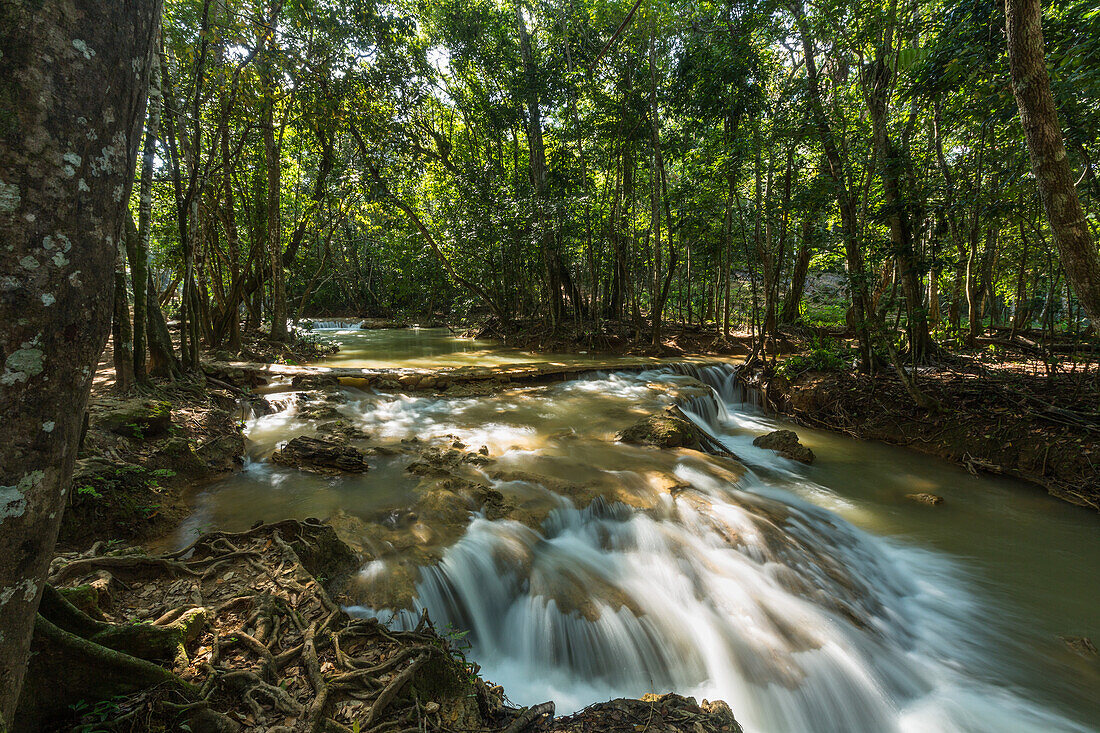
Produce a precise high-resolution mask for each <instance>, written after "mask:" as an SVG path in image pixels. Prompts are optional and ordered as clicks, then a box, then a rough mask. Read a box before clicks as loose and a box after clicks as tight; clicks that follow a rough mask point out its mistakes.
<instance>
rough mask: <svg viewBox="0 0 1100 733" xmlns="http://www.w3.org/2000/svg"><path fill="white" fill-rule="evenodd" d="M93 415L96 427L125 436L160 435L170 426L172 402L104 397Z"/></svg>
mask: <svg viewBox="0 0 1100 733" xmlns="http://www.w3.org/2000/svg"><path fill="white" fill-rule="evenodd" d="M93 414H94V415H95V425H96V427H98V428H101V429H103V430H109V431H110V432H112V433H115V434H116V435H122V436H124V437H127V438H137V439H144V438H155V437H159V436H161V435H164V434H165V433H166V432H168V428H169V427H171V425H172V403H171V402H165V401H163V400H147V399H142V398H135V399H130V400H103V401H100V402H97V403H96V404H95V406H94V408H93Z"/></svg>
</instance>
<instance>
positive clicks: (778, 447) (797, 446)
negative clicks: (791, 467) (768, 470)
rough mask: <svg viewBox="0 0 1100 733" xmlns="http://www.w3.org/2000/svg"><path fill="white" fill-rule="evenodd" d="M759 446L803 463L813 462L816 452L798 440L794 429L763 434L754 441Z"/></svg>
mask: <svg viewBox="0 0 1100 733" xmlns="http://www.w3.org/2000/svg"><path fill="white" fill-rule="evenodd" d="M752 444H753V445H755V446H756V447H757V448H765V449H767V450H773V451H775V452H776V453H778V454H779V455H781V456H783V457H784V458H789V459H790V460H792V461H801V462H802V463H813V462H814V452H813V451H812V450H810V449H809V448H807V447H806V446H804V445H802V444H801V443H800V442H798V435H796V434H795V432H794V431H793V430H776V431H774V432H771V433H768V434H767V435H761V436H759V437H757V438H756V440H754V441H752Z"/></svg>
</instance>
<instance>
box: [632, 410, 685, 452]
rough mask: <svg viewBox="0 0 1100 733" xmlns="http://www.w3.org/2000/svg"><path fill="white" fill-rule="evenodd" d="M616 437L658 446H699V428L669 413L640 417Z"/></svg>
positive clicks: (638, 443) (633, 442)
mask: <svg viewBox="0 0 1100 733" xmlns="http://www.w3.org/2000/svg"><path fill="white" fill-rule="evenodd" d="M618 439H619V440H620V441H621V442H623V443H631V444H633V445H653V446H656V447H658V448H694V449H695V450H699V448H700V440H699V428H697V427H695V426H694V425H692V424H691V423H690V422H688V421H687V420H684V419H683V418H681V417H676V416H675V415H670V414H664V415H651V416H649V417H646V418H642V419H641V420H639V421H638V422H636V423H634V424H633V425H631V426H630V427H629V428H627V429H626V430H624V431H622V432H621V433H619V435H618Z"/></svg>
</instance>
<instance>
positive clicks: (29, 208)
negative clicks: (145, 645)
mask: <svg viewBox="0 0 1100 733" xmlns="http://www.w3.org/2000/svg"><path fill="white" fill-rule="evenodd" d="M159 18H160V2H159V0H126V1H125V2H123V1H119V2H110V3H74V2H71V0H41V1H40V2H36V3H26V2H19V1H18V0H0V109H2V110H3V113H2V114H0V241H3V242H4V243H5V246H4V247H2V248H0V272H3V273H4V275H3V277H2V278H0V361H2V362H3V367H2V368H0V422H2V423H3V425H4V440H3V441H0V630H2V635H0V729H4V728H6V727H7V725H10V723H11V720H12V716H13V715H14V712H15V704H16V700H17V699H18V697H19V691H20V687H21V686H22V682H23V676H24V671H25V667H26V662H27V655H28V650H29V645H30V639H31V632H32V629H33V627H34V623H35V613H36V610H37V608H38V603H39V599H40V597H41V594H42V588H43V585H44V583H45V575H46V570H47V566H48V563H49V560H50V558H51V555H52V552H53V547H54V543H55V542H56V539H57V531H58V527H59V525H60V522H61V513H62V511H63V509H64V503H65V494H66V493H67V491H68V487H69V482H70V478H71V476H72V468H73V461H74V458H75V453H76V446H77V440H78V439H79V436H80V427H81V417H82V415H83V412H84V405H85V403H86V402H87V399H88V391H89V388H90V387H91V383H92V375H93V372H94V369H95V365H96V362H97V361H98V359H99V355H100V353H101V352H102V350H103V346H104V343H105V342H106V339H107V333H108V330H109V328H110V318H111V310H112V298H111V295H112V293H113V284H114V283H113V278H112V274H113V272H114V263H115V257H116V251H117V249H116V248H117V246H118V243H119V241H120V238H121V237H122V234H123V229H122V226H123V223H124V217H125V215H126V203H127V201H128V199H129V194H130V187H131V181H132V180H133V170H134V161H135V159H136V156H137V146H138V141H139V139H140V130H141V122H142V118H143V116H144V112H145V88H146V85H147V83H148V76H149V68H150V62H151V59H152V54H153V51H154V46H153V37H154V35H155V29H156V27H157V25H158V23H159Z"/></svg>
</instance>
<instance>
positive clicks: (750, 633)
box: [186, 332, 1100, 733]
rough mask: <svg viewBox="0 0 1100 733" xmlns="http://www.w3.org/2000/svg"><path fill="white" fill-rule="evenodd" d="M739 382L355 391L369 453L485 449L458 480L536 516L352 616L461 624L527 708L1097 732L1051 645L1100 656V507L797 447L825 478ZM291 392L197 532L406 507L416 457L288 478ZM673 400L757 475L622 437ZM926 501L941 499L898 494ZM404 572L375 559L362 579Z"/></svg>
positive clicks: (1095, 714)
mask: <svg viewBox="0 0 1100 733" xmlns="http://www.w3.org/2000/svg"><path fill="white" fill-rule="evenodd" d="M357 336H358V335H357ZM362 336H363V337H364V338H367V339H371V338H373V339H377V340H379V341H381V342H382V343H383V344H384V348H381V349H379V351H380V352H382V356H379V357H378V358H379V360H382V359H388V360H389V361H390V362H396V361H400V358H399V357H400V353H399V352H400V351H401V350H402V349H405V350H406V353H408V354H409V356H410V359H413V360H420V359H425V358H431V357H429V356H428V355H427V354H426V353H425V352H424V350H423V349H422V348H421V347H422V346H424V344H421V345H420V346H417V347H415V348H409V345H408V344H407V343H404V342H402V340H401V339H403V338H406V335H404V334H402V335H396V334H393V333H392V332H387V333H386V334H381V335H379V334H377V333H375V334H364V335H362ZM341 338H343V337H342V336H341ZM417 338H420V337H417ZM441 338H442V337H441ZM428 346H429V347H431V344H428ZM437 346H438V344H437ZM356 348H358V347H356ZM469 353H470V352H466V354H469ZM357 358H359V357H357ZM362 358H369V357H367V356H364V357H362ZM447 358H448V357H447V356H444V357H443V361H446V360H447ZM463 358H470V357H468V356H464V357H463ZM486 358H487V359H489V360H492V359H494V358H495V357H494V356H493V355H491V354H490V355H488V356H486ZM700 382H702V384H700ZM704 384H705V385H706V387H703V385H704ZM735 385H736V383H735V381H734V380H733V379H732V368H731V367H726V366H714V367H705V368H700V367H697V366H684V367H680V368H679V369H676V368H667V367H665V368H661V369H655V370H653V371H649V372H644V373H640V374H637V373H635V374H622V373H598V374H592V375H590V376H588V377H587V378H584V379H578V380H574V381H569V382H564V383H560V384H556V385H552V386H548V387H540V388H527V389H512V390H508V391H504V392H501V393H499V394H496V395H493V396H489V397H464V398H445V397H441V396H436V395H429V394H425V393H417V394H413V395H400V394H375V393H371V392H363V391H358V390H350V389H349V390H344V391H343V393H342V397H343V401H341V402H339V403H336V404H337V405H338V406H337V407H336V408H335V409H336V410H337V411H338V412H339V413H340V414H341V415H342V416H343V418H344V419H345V420H347V421H349V422H351V423H353V424H355V425H356V426H357V427H359V428H361V429H363V430H365V431H366V432H368V433H370V435H371V441H374V442H379V441H381V442H386V441H390V442H395V441H401V440H405V441H410V440H412V439H414V438H415V439H417V440H418V441H420V443H421V444H424V443H427V444H434V443H448V442H450V441H454V440H456V439H457V440H460V441H461V442H462V443H464V444H465V445H468V446H471V447H476V446H482V445H484V446H485V447H486V449H487V451H488V453H489V455H490V456H491V457H492V459H493V461H492V463H491V464H490V465H487V466H483V467H481V466H477V465H471V466H468V467H466V468H464V469H463V470H466V471H469V472H470V474H471V476H473V477H474V478H475V479H477V480H479V481H481V482H483V483H485V484H488V485H490V486H492V487H493V488H495V489H497V490H499V491H500V492H501V494H502V495H503V496H504V497H506V499H507V500H508V501H510V502H513V503H514V504H515V505H517V506H523V507H528V508H530V507H535V509H533V510H532V511H533V512H534V514H528V515H525V516H526V517H527V521H517V519H516V518H497V519H493V520H490V519H489V518H488V517H486V516H475V517H474V518H473V520H472V521H471V522H470V524H469V526H468V527H466V528H465V530H464V531H463V532H461V533H460V534H459V536H458V539H457V541H456V542H454V543H453V544H451V545H450V546H449V547H448V548H447V549H446V550H445V551H443V555H442V560H441V561H440V562H438V563H437V564H434V565H430V566H428V567H425V568H423V569H422V570H421V572H420V574H419V577H418V580H417V581H416V585H415V601H414V602H413V604H412V607H411V608H406V609H397V610H394V609H383V608H371V607H369V603H365V604H364V605H362V606H357V607H353V608H351V609H350V610H351V611H352V612H353V613H358V614H362V615H373V616H378V617H380V618H383V619H384V620H386V621H388V622H389V623H392V624H394V625H397V626H402V625H405V626H407V625H410V624H414V623H415V621H416V618H417V617H418V615H419V611H420V610H421V609H423V608H427V609H428V610H429V612H430V614H431V617H432V619H433V621H434V622H435V623H436V625H437V627H439V628H441V629H442V628H448V627H453V628H454V629H460V630H467V631H469V636H468V637H466V638H468V639H469V641H470V643H471V644H472V648H471V650H470V654H471V656H472V657H473V658H474V659H475V660H476V661H478V662H479V663H480V664H481V665H482V668H483V672H482V673H483V675H484V676H486V677H487V678H489V679H492V680H493V681H494V682H497V683H500V684H503V685H504V687H505V689H506V690H507V692H508V694H509V696H510V697H511V699H512V700H514V701H515V702H517V703H521V704H532V703H536V702H541V701H543V700H547V699H553V700H555V701H556V702H557V703H558V709H559V712H565V711H568V710H572V709H577V708H580V707H583V706H584V705H586V704H589V703H591V702H594V701H597V700H603V699H607V698H610V697H616V696H640V695H642V694H644V693H646V692H651V691H667V690H675V691H677V692H680V693H682V694H691V695H696V696H699V697H709V698H721V699H724V700H726V701H727V702H728V703H729V704H730V706H731V708H732V709H733V710H734V712H735V714H736V715H737V718H738V720H739V721H740V722H741V723H742V725H744V726H745V729H746V731H775V732H777V733H788V732H792V731H838V732H839V731H845V732H847V731H1087V730H1097V729H1100V728H1097V727H1096V726H1097V721H1100V702H1098V698H1100V694H1098V693H1100V673H1098V666H1097V665H1096V663H1095V662H1090V661H1089V660H1086V659H1084V658H1082V657H1078V656H1076V655H1075V654H1073V653H1072V652H1070V651H1069V650H1068V649H1067V648H1065V647H1064V645H1062V643H1061V642H1060V641H1059V640H1058V638H1057V636H1058V635H1059V634H1073V635H1086V636H1092V637H1093V638H1097V637H1100V618H1098V614H1097V609H1100V582H1098V581H1100V533H1098V532H1097V523H1098V520H1097V517H1096V516H1095V514H1093V513H1090V512H1087V511H1084V510H1080V509H1077V508H1075V507H1072V506H1069V505H1067V504H1064V503H1061V502H1058V501H1056V500H1054V499H1051V498H1049V497H1047V496H1045V495H1044V494H1043V493H1042V491H1041V490H1039V489H1037V488H1035V487H1033V486H1028V485H1025V484H1022V483H1018V482H1014V481H1008V480H1001V479H994V478H989V477H975V476H971V475H970V474H968V473H966V472H964V471H962V470H960V469H956V468H954V467H952V466H949V465H947V464H945V463H942V462H939V461H937V460H935V459H932V458H929V457H926V456H922V455H919V454H916V453H912V452H909V451H905V450H902V449H896V448H891V447H888V446H883V445H879V444H874V443H864V442H858V441H853V440H849V439H846V438H843V437H838V436H836V435H832V434H826V433H819V432H815V431H811V430H807V429H803V428H797V432H798V433H799V436H800V437H801V438H802V441H803V442H804V443H805V444H807V445H809V446H810V447H811V448H812V449H813V450H814V452H815V453H816V454H817V456H818V460H817V461H816V462H815V464H814V465H812V466H804V465H802V464H796V463H793V462H791V461H787V460H786V459H783V458H779V457H777V456H776V455H775V454H773V453H771V452H770V451H765V450H762V449H758V448H755V447H753V446H752V444H751V443H752V439H753V437H755V436H756V435H759V434H761V433H763V432H766V431H769V430H774V429H777V428H779V427H787V426H786V425H784V424H783V423H782V421H779V420H775V419H773V418H771V417H769V416H766V415H764V414H763V413H762V412H761V411H760V410H759V409H757V408H756V407H754V406H753V405H752V404H751V401H750V403H748V404H747V403H746V402H745V401H744V399H743V398H744V396H743V395H742V394H741V393H740V391H739V390H738V389H737V387H736V386H735ZM277 399H282V400H283V401H284V404H282V405H280V406H281V407H284V409H281V410H279V411H276V412H274V413H272V414H270V415H266V416H262V417H257V418H254V419H252V420H251V421H250V422H249V437H250V440H251V446H250V458H249V460H248V462H247V466H246V470H245V471H243V472H242V473H240V474H238V475H236V476H234V477H231V478H229V479H226V480H225V481H222V482H221V483H219V484H216V485H214V486H212V487H209V488H208V489H207V490H205V491H204V492H203V493H202V494H201V495H200V496H198V497H197V501H196V512H195V516H194V517H193V519H192V521H191V523H190V524H189V526H188V527H187V529H186V531H190V532H193V531H195V530H196V529H198V528H207V527H214V526H216V527H220V528H226V529H243V528H245V527H247V526H248V525H249V524H251V523H252V521H254V520H255V519H257V518H262V519H280V518H284V517H287V516H297V517H306V516H319V517H325V516H329V515H330V514H333V513H336V512H345V513H348V514H351V515H357V516H360V517H364V518H376V517H378V516H379V512H380V511H382V512H385V511H386V510H391V509H392V510H397V509H399V508H400V507H402V506H406V505H408V504H410V503H411V502H413V501H414V499H415V497H416V496H417V484H418V481H419V477H417V476H413V475H411V474H410V473H409V472H408V471H405V468H406V466H408V465H409V463H410V462H412V461H413V460H414V459H413V458H412V457H410V456H409V455H406V454H401V453H397V454H392V455H391V454H388V453H383V454H382V455H378V456H374V457H372V458H371V463H372V471H371V472H370V473H368V474H366V475H363V476H354V477H350V476H349V477H341V478H322V477H316V476H311V475H308V474H303V473H301V472H298V471H296V470H293V469H286V468H282V467H278V466H274V465H272V464H271V463H270V462H268V461H267V460H266V456H267V455H269V453H270V451H271V450H272V449H273V448H274V447H275V446H276V444H278V443H279V442H280V441H283V440H286V439H288V438H289V437H292V436H293V435H296V434H308V433H312V432H313V431H314V430H315V429H316V423H317V422H318V421H317V420H316V419H309V418H307V417H306V416H305V415H304V414H303V411H301V410H300V409H299V408H298V404H299V403H298V402H297V401H296V400H295V399H294V396H293V395H286V396H282V397H277ZM674 399H676V400H678V401H679V404H681V405H682V406H683V408H684V409H685V410H686V411H687V412H688V413H689V414H690V415H691V416H692V417H693V419H695V420H696V421H697V422H698V424H700V425H701V426H703V427H705V428H706V429H707V430H708V431H710V432H711V434H712V435H714V436H715V437H716V438H718V439H719V440H720V441H721V442H723V443H724V444H725V445H726V446H727V447H729V448H730V449H731V450H732V451H733V452H734V453H736V454H737V455H738V456H739V457H740V458H741V459H742V463H743V466H741V465H738V464H736V463H733V462H730V461H727V460H725V459H720V458H714V457H711V456H706V455H703V454H699V453H695V452H692V451H661V450H656V449H650V448H639V447H633V446H627V445H623V444H620V443H616V442H614V441H613V436H614V434H615V432H616V431H618V430H620V429H622V428H623V427H626V426H627V425H629V424H631V423H632V422H633V421H635V420H637V419H638V418H639V417H642V416H645V415H649V414H653V413H654V412H657V411H659V410H660V409H662V408H663V407H664V406H666V405H667V404H669V403H670V402H671V401H673V400H674ZM914 491H928V492H932V493H936V494H939V495H941V496H943V497H945V502H944V504H942V505H940V506H937V507H928V506H924V505H920V504H916V503H913V502H911V501H909V500H906V499H904V494H905V493H908V492H914ZM586 492H588V493H586ZM593 496H596V497H598V498H595V499H594V500H593V498H592V497H593ZM538 512H541V513H538ZM531 516H537V517H538V520H537V521H532V520H531V519H530V517H531ZM394 563H395V560H394V558H393V557H387V556H386V555H385V554H384V553H381V554H378V555H377V557H375V558H374V559H373V560H371V562H369V563H368V564H367V565H366V566H365V567H364V569H363V571H362V576H363V577H364V578H366V579H369V578H373V577H376V576H378V575H380V574H386V573H387V572H390V571H392V569H393V567H394Z"/></svg>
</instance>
